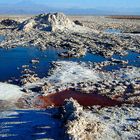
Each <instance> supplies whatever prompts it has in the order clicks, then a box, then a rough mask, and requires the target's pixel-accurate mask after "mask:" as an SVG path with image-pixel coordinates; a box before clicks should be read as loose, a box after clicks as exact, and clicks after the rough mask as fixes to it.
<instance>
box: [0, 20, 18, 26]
mask: <svg viewBox="0 0 140 140" xmlns="http://www.w3.org/2000/svg"><path fill="white" fill-rule="evenodd" d="M0 24H2V25H4V26H17V25H18V24H19V22H17V21H15V20H11V19H4V20H2V21H1V22H0Z"/></svg>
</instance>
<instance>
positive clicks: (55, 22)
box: [18, 13, 75, 32]
mask: <svg viewBox="0 0 140 140" xmlns="http://www.w3.org/2000/svg"><path fill="white" fill-rule="evenodd" d="M73 26H75V23H74V22H72V21H70V20H69V19H68V18H67V17H66V16H65V15H64V14H63V13H49V14H40V15H38V16H35V17H33V18H30V19H28V20H25V21H24V22H23V23H21V24H20V25H19V27H18V29H19V30H24V31H26V32H28V31H30V30H32V29H39V30H43V31H55V30H57V29H60V30H63V29H64V28H67V29H69V28H72V27H73Z"/></svg>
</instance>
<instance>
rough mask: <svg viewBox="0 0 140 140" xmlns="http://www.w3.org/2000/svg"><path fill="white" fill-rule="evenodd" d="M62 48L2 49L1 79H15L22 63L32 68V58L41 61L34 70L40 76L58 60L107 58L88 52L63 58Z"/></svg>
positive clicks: (94, 60)
mask: <svg viewBox="0 0 140 140" xmlns="http://www.w3.org/2000/svg"><path fill="white" fill-rule="evenodd" d="M62 51H63V50H62V49H55V48H52V47H51V48H48V49H47V50H46V51H40V50H39V49H38V48H36V47H17V48H12V49H8V50H6V49H0V81H5V80H8V79H11V78H12V79H15V78H19V77H20V76H21V71H22V68H21V66H22V65H29V66H30V69H33V68H32V66H33V65H32V64H31V63H30V61H31V60H32V59H35V58H38V59H39V61H40V63H39V64H35V66H36V67H37V68H36V69H34V71H35V72H36V73H37V74H38V76H39V77H44V76H47V73H48V71H49V69H50V68H51V66H52V65H51V62H52V61H56V60H65V61H74V62H77V61H84V62H87V61H91V62H102V61H105V60H106V59H105V58H104V57H102V56H100V55H93V54H90V53H87V55H86V56H84V57H81V58H61V57H59V56H58V53H60V52H62Z"/></svg>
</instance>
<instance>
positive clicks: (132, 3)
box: [0, 0, 140, 8]
mask: <svg viewBox="0 0 140 140" xmlns="http://www.w3.org/2000/svg"><path fill="white" fill-rule="evenodd" d="M21 1H26V3H27V2H28V1H32V2H34V3H40V4H45V5H48V6H49V7H66V8H71V7H79V8H98V7H106V8H107V7H114V8H120V7H124V8H138V7H140V0H0V4H1V3H9V4H11V3H18V2H21Z"/></svg>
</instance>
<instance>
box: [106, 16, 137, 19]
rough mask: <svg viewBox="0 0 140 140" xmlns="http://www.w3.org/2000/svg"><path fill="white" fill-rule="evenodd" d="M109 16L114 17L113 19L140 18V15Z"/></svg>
mask: <svg viewBox="0 0 140 140" xmlns="http://www.w3.org/2000/svg"><path fill="white" fill-rule="evenodd" d="M107 18H112V19H130V20H140V16H131V15H130V16H126V15H124V16H123V15H122V16H117V15H116V16H107Z"/></svg>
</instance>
